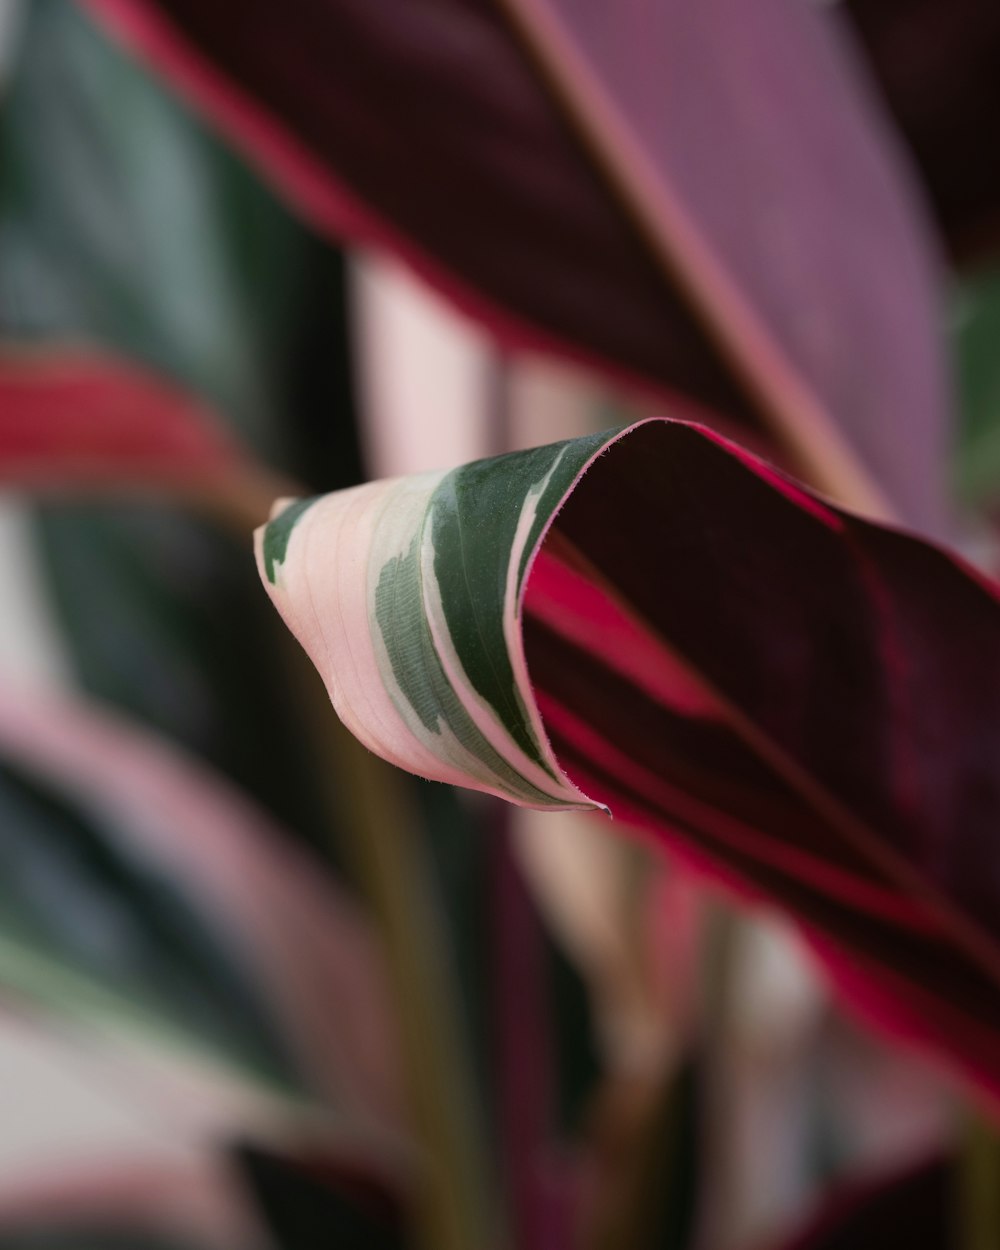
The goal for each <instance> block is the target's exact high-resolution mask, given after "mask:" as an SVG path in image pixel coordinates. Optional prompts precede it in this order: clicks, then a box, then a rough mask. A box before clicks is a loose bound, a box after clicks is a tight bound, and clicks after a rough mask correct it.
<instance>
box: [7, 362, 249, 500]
mask: <svg viewBox="0 0 1000 1250" xmlns="http://www.w3.org/2000/svg"><path fill="white" fill-rule="evenodd" d="M244 464H245V460H244V458H243V457H242V455H241V453H240V452H239V449H238V448H237V447H236V445H235V444H234V443H233V442H232V441H231V440H230V439H229V438H228V437H227V435H226V434H225V432H224V431H223V429H222V428H221V426H220V425H219V424H218V423H217V422H216V421H215V420H214V419H213V417H212V415H211V414H210V413H209V412H208V411H207V410H206V409H205V408H204V406H203V405H202V404H200V403H199V402H198V401H197V400H195V399H194V398H192V397H191V396H189V395H187V394H185V393H184V392H183V391H182V390H180V389H179V388H178V387H176V386H174V385H173V384H172V383H168V382H166V381H164V380H162V379H160V378H158V377H156V376H155V375H154V374H152V373H150V372H148V371H145V370H143V369H141V368H138V367H136V366H134V365H132V364H129V363H126V362H124V361H120V360H116V359H114V358H112V357H110V356H106V355H103V354H97V353H92V352H87V351H83V350H77V349H73V348H67V349H59V350H52V349H46V350H44V351H30V352H13V353H6V354H0V480H2V481H3V482H5V483H10V484H14V485H18V486H24V487H28V488H31V489H38V488H42V489H44V488H47V487H60V488H61V487H65V486H74V487H77V486H83V487H88V486H106V485H108V484H109V483H116V482H122V483H138V484H140V485H144V486H148V485H154V486H163V487H181V488H183V489H185V490H189V489H193V488H194V487H196V486H197V485H199V484H200V485H202V486H211V485H212V484H213V483H216V482H219V481H220V480H222V479H225V478H227V477H228V476H229V475H230V474H231V473H232V472H233V471H234V470H236V469H238V468H240V467H241V466H242V465H244Z"/></svg>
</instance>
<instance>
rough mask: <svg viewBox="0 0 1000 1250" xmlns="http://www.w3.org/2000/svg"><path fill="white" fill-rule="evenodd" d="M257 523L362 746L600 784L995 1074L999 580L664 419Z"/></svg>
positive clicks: (999, 997)
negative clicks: (994, 868) (989, 867)
mask: <svg viewBox="0 0 1000 1250" xmlns="http://www.w3.org/2000/svg"><path fill="white" fill-rule="evenodd" d="M257 542H258V559H259V563H260V568H261V575H262V577H263V578H264V581H265V585H266V586H267V589H268V591H269V593H270V594H271V596H272V598H273V600H274V602H275V603H276V604H277V606H278V608H279V610H280V611H281V613H282V615H283V616H284V618H285V620H286V621H287V623H288V624H289V626H290V627H291V629H292V630H293V632H294V633H295V634H296V635H297V636H298V638H299V639H300V641H301V642H302V644H303V645H304V647H305V649H306V651H307V653H308V654H309V655H310V657H311V658H312V659H313V661H314V662H315V664H316V665H317V667H318V669H319V671H320V673H321V674H322V676H323V679H324V681H325V683H326V685H327V687H328V689H329V691H330V694H331V696H332V698H333V702H334V704H335V706H336V708H337V710H338V712H339V713H340V715H341V717H342V718H343V719H344V721H345V722H346V723H347V725H348V726H349V727H350V728H351V729H352V730H353V731H354V732H355V733H356V734H357V735H358V737H359V738H361V739H362V741H363V742H365V743H366V744H367V745H368V746H369V747H370V748H371V749H372V750H374V751H376V752H377V753H378V754H380V755H383V756H384V757H386V758H387V759H389V760H391V761H393V762H394V763H396V764H399V765H401V766H403V767H405V768H408V769H410V770H411V771H413V772H416V773H419V774H422V775H423V776H425V777H431V778H437V779H439V780H442V781H446V782H455V783H459V784H462V785H466V786H471V787H474V788H476V789H480V790H485V791H488V792H490V793H493V794H497V795H501V796H503V797H506V798H509V799H512V800H513V801H514V802H516V803H520V804H523V805H526V806H535V807H547V808H572V807H580V808H586V807H588V806H590V807H604V808H606V809H608V810H613V811H614V812H615V814H616V815H618V816H620V817H621V818H623V819H624V821H625V822H627V823H628V824H630V825H632V826H637V827H639V828H643V829H645V830H647V831H648V832H649V833H650V834H652V835H653V836H654V837H655V838H657V839H659V840H661V841H663V842H667V843H669V844H670V845H671V846H672V847H673V848H674V849H675V850H676V851H677V852H678V853H681V854H684V855H685V856H687V857H688V858H689V860H691V861H692V862H694V863H695V864H696V865H697V866H699V867H701V868H703V869H707V870H709V871H711V872H712V873H713V874H715V875H716V876H717V877H720V878H721V879H723V880H724V881H726V882H727V883H729V884H731V885H733V886H736V887H738V888H740V889H742V890H744V891H747V892H750V893H751V894H752V895H754V896H756V897H760V896H763V897H766V898H767V899H769V900H770V901H771V902H772V903H777V904H778V905H779V906H780V907H782V908H784V910H785V911H786V912H788V913H790V914H791V915H793V916H794V917H795V918H796V919H797V920H798V921H799V922H800V924H801V925H802V926H803V927H804V929H805V931H806V933H807V935H808V936H809V937H810V938H811V940H812V941H813V944H814V946H815V947H816V949H817V950H818V951H819V953H820V954H821V956H822V957H823V958H824V960H825V962H826V964H827V966H828V968H829V969H830V971H831V973H832V974H833V976H834V978H835V980H836V982H837V984H838V985H839V986H840V987H841V989H842V990H843V991H844V992H845V993H846V994H848V995H849V996H850V997H852V998H853V999H854V1000H855V1001H856V1002H858V1003H859V1004H861V1006H862V1007H863V1009H864V1011H865V1014H866V1015H867V1016H868V1017H869V1018H875V1019H877V1020H878V1021H879V1022H880V1023H881V1024H882V1025H883V1026H884V1027H887V1028H890V1029H892V1030H893V1031H894V1032H895V1033H897V1034H902V1035H905V1036H907V1037H911V1038H916V1039H918V1040H919V1041H920V1042H921V1043H922V1044H923V1045H927V1044H928V1043H929V1044H932V1045H934V1046H936V1047H937V1048H938V1049H939V1050H941V1051H943V1052H944V1053H946V1054H947V1055H948V1057H949V1060H950V1062H951V1063H956V1062H957V1063H958V1064H960V1065H961V1067H962V1068H963V1070H964V1071H965V1072H966V1074H967V1075H968V1076H969V1077H970V1078H972V1079H974V1080H976V1081H977V1082H979V1084H980V1085H981V1086H983V1087H984V1088H986V1089H987V1090H989V1091H990V1092H991V1093H992V1094H993V1095H994V1097H996V1098H998V1099H1000V1044H998V1039H1000V925H998V921H997V917H998V915H1000V876H998V875H997V874H995V873H994V874H992V875H991V874H989V873H987V872H986V871H985V869H984V865H988V864H991V863H994V862H995V860H996V856H995V847H996V831H997V828H998V827H1000V786H998V785H997V783H996V778H997V776H1000V723H998V720H997V716H996V708H997V706H998V705H1000V597H998V593H997V589H996V587H994V586H993V585H992V584H988V583H986V582H985V581H984V580H983V579H982V578H980V577H979V576H977V575H976V574H974V573H972V572H971V571H970V570H969V569H967V568H966V567H964V566H963V565H962V564H961V562H960V561H958V560H955V559H953V558H951V557H949V555H948V554H947V553H946V552H944V551H942V550H941V549H940V548H937V547H935V546H933V545H931V544H929V543H926V542H922V541H920V540H919V539H917V538H914V537H911V536H909V535H907V534H904V533H901V532H899V531H897V530H894V529H891V528H888V527H885V526H880V525H876V524H873V523H871V522H868V521H865V520H863V519H861V518H859V517H857V516H854V515H852V514H850V513H848V512H846V511H843V510H842V509H839V508H836V507H834V506H833V505H831V504H830V503H828V502H827V501H826V500H824V499H822V498H820V497H818V496H816V495H814V494H811V493H810V492H808V491H807V490H806V489H805V488H803V487H801V486H799V485H798V484H797V483H795V482H793V481H791V480H790V479H788V478H786V477H784V476H782V475H781V474H779V473H778V472H776V471H775V470H774V469H772V468H770V467H769V466H768V465H766V464H764V463H763V462H761V461H759V460H757V459H755V458H754V457H752V456H750V455H749V454H748V453H746V452H745V451H743V450H741V449H740V448H738V447H736V446H734V445H733V444H729V443H727V442H726V441H725V440H723V439H721V438H719V437H718V436H717V435H713V434H711V433H710V432H708V431H706V430H704V429H701V428H700V427H697V426H692V425H690V424H687V423H685V422H680V421H670V420H650V421H643V422H639V423H638V424H637V425H634V426H632V427H630V428H629V429H627V430H622V431H616V432H612V433H608V434H602V435H595V436H593V437H590V438H584V439H580V440H576V441H572V442H568V443H562V444H557V445H555V446H552V447H544V448H540V449H537V450H534V451H530V452H523V453H515V454H511V455H508V456H503V457H499V458H496V459H493V460H483V461H479V462H477V463H475V464H471V465H466V466H464V467H463V468H460V469H456V470H453V471H451V472H447V473H439V474H430V475H424V476H421V477H419V478H411V479H399V480H396V481H391V482H380V483H372V484H370V485H366V486H362V487H358V488H355V489H354V490H352V491H347V492H343V493H340V494H335V495H330V496H326V497H323V498H320V499H316V500H311V501H309V500H307V501H302V502H299V503H297V504H293V505H290V506H287V505H286V506H279V508H278V510H277V514H276V516H275V519H274V520H272V522H271V523H270V524H269V525H268V526H266V527H264V529H262V530H261V531H259V532H258V537H257ZM529 672H530V677H529ZM543 716H544V727H543V723H542V717H543Z"/></svg>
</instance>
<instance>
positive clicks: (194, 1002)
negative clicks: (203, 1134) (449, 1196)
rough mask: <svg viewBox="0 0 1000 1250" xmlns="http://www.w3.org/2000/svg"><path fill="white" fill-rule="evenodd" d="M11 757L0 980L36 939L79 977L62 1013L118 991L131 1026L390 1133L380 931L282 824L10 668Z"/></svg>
mask: <svg viewBox="0 0 1000 1250" xmlns="http://www.w3.org/2000/svg"><path fill="white" fill-rule="evenodd" d="M0 759H2V772H0V807H2V809H3V812H4V821H3V837H2V839H0V858H2V860H3V863H4V871H3V873H2V875H0V876H2V889H0V937H2V938H3V940H4V947H5V958H4V959H3V960H2V961H0V980H4V981H6V982H7V983H8V984H9V983H10V980H11V976H12V973H13V971H14V967H15V965H16V962H17V961H16V957H15V952H16V949H18V948H26V949H27V950H29V951H37V952H39V953H40V954H41V955H42V956H43V957H44V958H48V959H53V960H56V961H58V962H59V963H60V964H63V965H66V966H67V967H69V968H70V969H72V970H74V972H75V974H76V976H77V978H82V980H80V982H79V984H78V985H76V987H75V988H74V982H73V980H72V979H69V980H68V981H66V982H65V983H64V984H63V985H62V988H61V991H60V992H59V993H58V994H57V995H55V996H54V1001H53V1003H52V1005H53V1006H54V1007H55V1008H56V1009H57V1010H62V1011H69V1012H71V1013H72V1012H73V1011H74V1010H80V1009H84V1010H85V1011H97V1012H98V1013H99V1014H102V1013H103V1012H104V1011H106V1010H107V1008H108V1006H109V1005H110V1006H111V1007H112V1008H114V1007H115V1005H116V1003H117V1016H118V1017H119V1018H121V1019H123V1020H124V1021H125V1022H128V1023H131V1025H133V1026H135V1025H140V1026H144V1027H146V1028H148V1027H150V1026H153V1027H158V1028H161V1029H162V1028H164V1027H165V1028H166V1031H167V1033H168V1035H173V1036H176V1037H179V1038H180V1039H181V1040H184V1041H187V1042H188V1044H190V1043H191V1042H192V1041H193V1043H194V1044H195V1045H196V1046H199V1045H200V1046H201V1047H205V1046H206V1045H207V1046H208V1047H209V1048H210V1049H212V1050H218V1051H221V1053H222V1055H223V1056H225V1057H226V1058H232V1057H235V1058H236V1059H237V1061H240V1062H243V1063H248V1064H250V1065H251V1066H252V1067H254V1068H256V1069H257V1070H258V1071H261V1070H262V1071H263V1072H264V1073H265V1074H266V1075H267V1076H269V1077H270V1078H271V1079H280V1080H281V1081H283V1082H284V1083H285V1084H286V1085H288V1084H292V1086H293V1087H295V1086H299V1087H301V1086H302V1084H303V1083H304V1084H305V1087H306V1088H307V1089H308V1088H318V1089H319V1090H320V1091H321V1092H322V1093H323V1094H324V1095H325V1096H327V1097H329V1098H331V1099H332V1100H333V1101H334V1103H335V1104H336V1105H337V1109H338V1111H339V1112H340V1114H341V1115H343V1116H344V1117H346V1118H348V1119H349V1118H351V1117H354V1119H355V1121H356V1123H357V1124H359V1125H368V1126H371V1125H375V1124H381V1126H382V1127H383V1128H391V1129H395V1128H398V1126H399V1124H400V1123H401V1122H402V1112H401V1109H400V1105H399V1090H398V1088H397V1086H396V1081H397V1075H396V1071H395V1055H394V1053H393V1047H392V1039H393V1028H392V1021H391V1018H390V1008H389V1002H388V994H387V990H386V987H385V981H384V970H383V968H382V966H381V963H380V958H379V955H378V952H377V948H376V946H375V941H374V938H373V935H372V934H371V932H370V931H369V930H368V928H367V925H366V924H365V921H364V919H363V918H362V916H361V915H360V913H359V911H358V910H357V908H356V907H355V906H354V905H353V904H352V902H351V901H350V900H349V899H347V898H346V897H344V895H343V894H342V893H341V892H339V891H338V890H337V889H336V888H335V887H334V886H333V884H332V883H331V882H329V881H328V880H325V879H323V878H318V877H317V875H316V873H315V869H314V866H313V865H312V864H311V863H310V862H309V861H308V860H307V859H305V858H304V857H302V856H301V854H300V853H299V852H297V851H296V849H295V847H294V844H293V842H292V839H291V838H290V837H289V835H287V834H286V833H285V832H284V831H283V830H281V829H280V828H279V827H276V826H275V825H274V823H273V822H272V821H270V820H269V819H268V818H267V817H266V816H265V815H264V814H263V813H262V812H260V811H259V810H258V809H256V808H255V807H254V806H253V805H252V804H251V803H250V802H249V801H248V800H246V799H245V798H244V797H242V796H241V795H240V794H238V793H237V792H235V791H234V790H233V789H232V788H231V787H230V786H229V785H227V784H226V783H225V782H223V781H222V780H221V779H219V778H217V777H214V776H213V775H212V774H211V773H210V772H209V771H208V770H206V769H205V768H204V767H203V766H202V765H200V764H198V763H196V762H194V761H192V760H189V759H186V758H185V757H184V756H183V755H182V754H180V753H179V752H177V751H176V750H175V749H173V748H170V747H168V746H167V745H166V744H165V743H163V742H161V741H158V740H157V739H155V738H154V737H153V736H152V735H150V734H148V733H145V732H143V731H142V730H141V729H140V728H139V727H138V726H136V725H134V724H132V723H129V722H126V721H124V720H123V719H119V718H116V717H115V716H113V715H112V714H110V713H108V712H106V711H99V710H97V709H95V708H93V707H88V706H87V705H86V704H83V703H78V702H74V701H72V700H68V699H65V698H55V697H53V696H43V695H42V694H41V693H40V692H37V691H35V692H30V693H28V692H18V691H17V690H16V688H14V687H12V686H11V684H10V683H9V681H8V682H6V683H5V684H4V687H3V690H2V691H0ZM12 946H13V948H14V950H13V951H12V950H11V949H10V948H11V947H12ZM88 982H96V983H97V984H98V985H99V986H100V989H99V990H97V989H96V987H95V988H92V989H90V990H89V991H88V990H87V986H88ZM43 984H44V982H37V981H32V980H30V979H28V980H27V981H26V983H25V985H24V986H23V987H19V988H23V989H24V991H25V992H26V993H28V994H38V993H40V992H41V991H42V986H43ZM88 1004H89V1006H88Z"/></svg>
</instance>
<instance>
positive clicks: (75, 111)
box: [0, 0, 359, 486]
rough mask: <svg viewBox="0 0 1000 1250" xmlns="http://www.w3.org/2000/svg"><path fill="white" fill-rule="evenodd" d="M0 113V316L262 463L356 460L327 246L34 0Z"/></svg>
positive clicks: (328, 465)
mask: <svg viewBox="0 0 1000 1250" xmlns="http://www.w3.org/2000/svg"><path fill="white" fill-rule="evenodd" d="M19 53H20V54H19V57H18V60H17V62H16V65H15V71H14V74H13V77H12V81H11V83H10V84H9V89H8V92H7V95H6V99H5V102H4V109H3V114H2V122H0V154H2V162H0V272H2V273H3V284H2V291H0V329H2V331H3V333H5V334H6V335H8V336H18V337H42V338H45V337H53V336H58V337H65V336H67V335H74V334H76V335H82V336H86V337H87V338H91V339H97V340H100V341H101V342H103V343H105V344H107V345H109V346H111V347H113V348H115V349H117V350H118V351H120V352H121V353H123V354H124V355H126V356H131V357H133V358H135V359H138V360H141V361H144V362H145V363H146V364H148V365H150V366H153V367H155V368H158V369H160V370H162V371H163V372H165V373H168V374H170V375H171V376H173V377H174V378H175V379H176V380H178V381H179V382H182V383H184V384H185V385H187V386H188V387H190V388H191V389H192V390H194V391H196V392H197V393H198V394H200V395H202V396H204V397H205V398H206V399H208V400H209V401H211V402H212V403H213V405H214V406H215V407H216V408H218V409H219V410H220V411H221V412H222V413H223V414H224V415H225V416H227V417H229V419H230V420H231V421H232V422H233V424H234V426H235V427H236V428H237V429H238V430H239V431H240V432H241V433H242V435H243V436H244V437H245V438H246V440H247V441H248V443H249V444H250V446H251V447H252V448H253V449H254V450H255V451H256V452H257V453H258V454H259V455H260V456H261V457H262V458H264V459H265V460H267V461H268V462H269V463H271V464H274V465H276V466H277V467H280V468H282V469H285V470H287V471H289V472H293V473H298V474H299V475H301V476H305V477H307V478H311V477H313V476H315V477H316V478H317V479H319V480H320V481H321V482H324V483H326V484H327V486H329V485H330V484H331V483H332V482H334V481H336V482H337V483H341V484H344V483H347V482H348V481H350V480H353V479H354V478H355V477H356V476H357V475H358V472H359V465H358V456H357V449H356V446H355V440H354V430H353V422H352V404H351V392H350V375H349V368H348V356H347V344H346V341H345V326H346V309H345V300H344V265H343V258H342V256H341V255H340V253H339V252H338V251H337V250H336V249H334V248H332V247H330V246H329V245H328V244H327V243H325V242H323V241H321V240H320V239H318V238H317V237H316V236H315V235H313V234H311V233H310V232H309V231H308V230H306V229H305V228H304V227H303V226H302V225H301V224H300V223H299V222H298V221H297V220H296V219H294V218H292V217H291V216H289V214H288V213H287V212H286V211H285V209H284V208H283V207H282V205H281V204H280V203H279V202H278V201H277V200H275V198H274V197H273V195H272V194H271V193H270V191H268V190H267V188H266V187H264V186H263V185H262V184H261V183H260V182H259V181H258V180H257V179H256V177H255V176H254V175H253V174H252V173H251V172H250V171H249V170H248V169H247V168H246V166H245V165H244V164H243V163H242V162H241V161H240V160H239V159H238V158H237V157H236V156H235V155H234V154H233V153H231V152H230V151H229V149H228V148H227V147H225V146H224V145H223V144H222V143H221V142H219V141H218V140H217V139H216V138H215V137H214V136H213V135H212V134H211V133H210V132H208V131H206V130H205V129H204V127H203V126H202V125H201V124H200V123H199V122H197V121H196V120H195V118H194V117H193V116H192V115H191V114H189V113H188V111H187V110H186V109H185V107H184V106H183V105H182V104H180V103H179V102H178V101H176V100H175V99H174V98H173V96H171V95H170V94H168V93H167V92H166V91H165V90H163V89H162V88H161V87H160V86H159V85H158V84H157V83H156V82H154V81H153V80H152V79H150V78H149V77H148V76H147V75H146V74H145V72H144V71H143V70H142V69H141V68H140V67H139V66H138V65H137V64H135V63H134V62H133V61H131V60H130V59H129V58H128V57H127V56H125V55H124V54H123V53H122V52H121V51H120V50H119V49H118V48H117V47H115V46H114V45H112V44H110V43H109V42H108V41H107V40H106V39H105V38H104V36H103V35H101V34H100V33H99V32H98V31H97V30H96V29H95V28H94V27H93V26H92V25H91V23H90V22H89V21H88V20H87V18H86V17H85V16H84V15H83V13H82V12H81V10H80V8H79V7H78V6H77V5H75V4H72V3H70V0H33V2H32V4H31V5H30V6H28V11H27V14H26V21H25V29H24V32H23V38H22V41H21V45H20V49H19Z"/></svg>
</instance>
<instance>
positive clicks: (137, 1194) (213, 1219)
mask: <svg viewBox="0 0 1000 1250" xmlns="http://www.w3.org/2000/svg"><path fill="white" fill-rule="evenodd" d="M43 1229H44V1230H46V1231H50V1232H53V1233H55V1232H56V1231H58V1230H62V1231H63V1232H64V1233H67V1234H68V1233H73V1234H78V1235H79V1236H80V1237H81V1239H82V1238H84V1237H85V1236H86V1235H87V1234H88V1231H89V1236H90V1237H91V1238H93V1239H94V1240H92V1241H90V1242H89V1243H88V1244H92V1245H96V1244H97V1240H96V1239H97V1238H98V1237H100V1236H101V1234H102V1232H103V1234H104V1236H105V1237H107V1236H108V1235H110V1234H112V1233H115V1232H117V1233H119V1234H120V1235H123V1236H124V1235H125V1234H131V1235H132V1236H133V1237H135V1238H137V1239H139V1238H140V1237H141V1238H149V1239H150V1242H151V1243H152V1242H153V1240H154V1239H157V1240H158V1239H159V1238H161V1237H162V1238H168V1239H173V1238H177V1240H178V1242H179V1243H180V1244H184V1245H187V1244H188V1242H189V1241H190V1243H191V1244H193V1245H196V1246H198V1247H204V1250H266V1242H265V1239H264V1237H263V1235H262V1232H261V1229H260V1227H259V1225H258V1223H257V1221H256V1218H255V1216H254V1214H253V1212H252V1210H251V1208H250V1204H249V1202H248V1201H247V1199H246V1197H245V1196H244V1195H243V1194H242V1193H241V1192H240V1188H239V1186H238V1184H237V1181H236V1177H235V1176H234V1175H233V1174H232V1172H231V1170H230V1169H227V1168H226V1167H225V1165H224V1163H223V1161H222V1159H221V1158H220V1159H218V1160H210V1159H209V1158H208V1157H191V1158H178V1159H177V1160H176V1161H168V1160H164V1159H154V1160H144V1159H141V1158H136V1157H135V1155H130V1156H127V1157H119V1156H114V1155H112V1156H109V1157H107V1158H96V1159H88V1160H87V1161H86V1162H83V1161H81V1160H67V1159H61V1160H54V1161H53V1164H52V1166H51V1168H48V1169H45V1170H37V1169H36V1170H35V1171H33V1172H31V1173H28V1174H25V1173H23V1172H20V1171H19V1170H18V1169H16V1168H15V1169H13V1170H10V1171H9V1172H8V1174H7V1175H6V1176H5V1177H4V1180H3V1182H2V1183H0V1241H5V1239H6V1238H7V1237H8V1236H11V1235H20V1236H24V1237H25V1238H29V1237H31V1236H32V1235H35V1236H37V1235H39V1234H40V1231H41V1230H43ZM25 1244H27V1241H26V1242H25Z"/></svg>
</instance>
